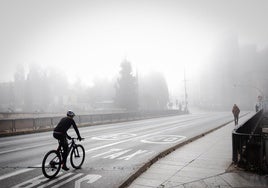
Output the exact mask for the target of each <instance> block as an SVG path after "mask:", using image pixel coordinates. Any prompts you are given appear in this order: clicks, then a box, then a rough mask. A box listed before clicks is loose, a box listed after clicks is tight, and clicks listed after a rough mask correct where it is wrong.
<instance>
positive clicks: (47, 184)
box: [37, 172, 73, 188]
mask: <svg viewBox="0 0 268 188" xmlns="http://www.w3.org/2000/svg"><path fill="white" fill-rule="evenodd" d="M60 174H62V172H60ZM70 175H73V173H72V172H70V173H68V174H64V175H63V176H59V177H58V178H56V179H54V180H52V181H49V182H47V183H45V184H43V185H40V186H38V187H37V188H44V187H47V186H49V185H52V184H53V183H56V182H58V181H59V180H62V179H64V178H66V177H68V176H70Z"/></svg>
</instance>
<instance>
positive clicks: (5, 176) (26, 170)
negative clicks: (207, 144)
mask: <svg viewBox="0 0 268 188" xmlns="http://www.w3.org/2000/svg"><path fill="white" fill-rule="evenodd" d="M187 126H191V125H187V124H185V125H180V126H176V127H172V128H167V129H165V130H161V131H156V132H153V133H150V134H146V135H142V136H138V137H134V138H129V139H126V140H122V141H118V142H114V143H111V144H107V145H103V146H99V147H96V148H92V149H89V150H86V151H85V153H89V152H92V151H96V150H99V149H103V148H107V147H110V146H114V145H117V144H120V143H124V142H128V141H132V140H135V139H141V138H143V137H148V136H150V135H154V134H159V133H163V131H167V130H173V129H177V128H179V127H187ZM41 165H42V164H38V165H35V167H40V166H41ZM31 170H34V168H32V169H24V170H18V171H15V172H12V173H9V174H6V175H2V176H0V180H3V179H6V178H9V177H12V176H15V175H18V174H21V173H24V172H28V171H31Z"/></svg>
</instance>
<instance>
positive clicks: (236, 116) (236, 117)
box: [234, 115, 238, 125]
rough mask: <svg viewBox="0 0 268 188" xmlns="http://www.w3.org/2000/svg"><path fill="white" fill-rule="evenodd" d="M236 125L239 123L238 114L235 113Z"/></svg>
mask: <svg viewBox="0 0 268 188" xmlns="http://www.w3.org/2000/svg"><path fill="white" fill-rule="evenodd" d="M234 121H235V125H238V115H234Z"/></svg>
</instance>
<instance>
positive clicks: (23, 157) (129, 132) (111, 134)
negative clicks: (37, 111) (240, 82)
mask: <svg viewBox="0 0 268 188" xmlns="http://www.w3.org/2000/svg"><path fill="white" fill-rule="evenodd" d="M232 119H233V117H232V114H231V113H230V112H228V113H198V114H189V115H180V116H171V117H162V118H155V119H147V120H139V121H132V122H123V123H114V124H106V125H98V126H90V127H81V128H79V130H80V133H81V135H82V137H84V138H85V140H84V141H82V142H81V144H82V145H83V146H84V148H85V151H86V159H85V162H84V164H83V166H82V169H79V170H75V169H73V168H71V165H70V164H68V167H69V168H70V170H69V171H68V172H65V171H61V172H60V174H59V175H58V176H57V178H55V179H53V180H48V179H47V178H45V177H44V176H43V174H42V170H41V168H40V167H41V162H42V159H43V157H44V155H45V153H47V152H48V151H49V150H52V149H56V148H57V144H58V143H57V140H55V139H54V138H53V137H52V132H46V133H36V134H28V135H20V136H11V137H2V138H0V187H23V188H29V187H75V188H78V187H98V188H100V187H101V188H106V187H107V188H113V187H115V188H116V187H119V186H120V185H122V183H123V182H125V181H126V180H127V179H128V178H129V177H130V176H131V175H132V174H133V173H135V172H136V171H137V170H138V169H139V168H140V167H141V166H143V165H144V164H145V163H147V162H148V161H149V160H150V159H152V158H153V157H155V156H156V155H157V154H159V153H160V152H162V151H163V150H166V149H168V148H170V147H172V146H175V145H177V144H179V143H182V142H185V141H186V140H188V139H190V138H193V137H195V136H197V135H200V134H202V133H204V132H206V131H208V130H211V129H213V128H216V127H219V126H220V125H222V124H225V123H227V122H229V121H231V120H232ZM69 133H70V135H72V136H75V132H74V130H70V131H69Z"/></svg>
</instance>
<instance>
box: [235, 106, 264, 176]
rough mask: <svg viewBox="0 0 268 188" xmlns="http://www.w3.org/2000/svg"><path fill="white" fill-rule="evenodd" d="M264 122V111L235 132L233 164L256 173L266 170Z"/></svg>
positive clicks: (259, 112)
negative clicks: (264, 159)
mask: <svg viewBox="0 0 268 188" xmlns="http://www.w3.org/2000/svg"><path fill="white" fill-rule="evenodd" d="M263 122H264V116H263V111H262V110H260V111H258V112H257V113H256V114H254V115H253V116H252V117H251V118H250V119H248V120H247V121H246V122H244V123H243V124H241V125H240V126H239V127H238V128H236V129H234V130H233V133H232V145H233V162H234V163H235V164H236V165H238V166H239V167H241V168H245V169H247V170H254V171H256V170H257V171H262V170H263V169H264V167H265V166H264V165H265V164H264V163H263V162H264V161H263V158H264V152H263V148H264V147H263V143H264V140H263V135H262V127H263V126H264V123H263ZM267 157H268V156H267ZM265 168H266V167H265Z"/></svg>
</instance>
